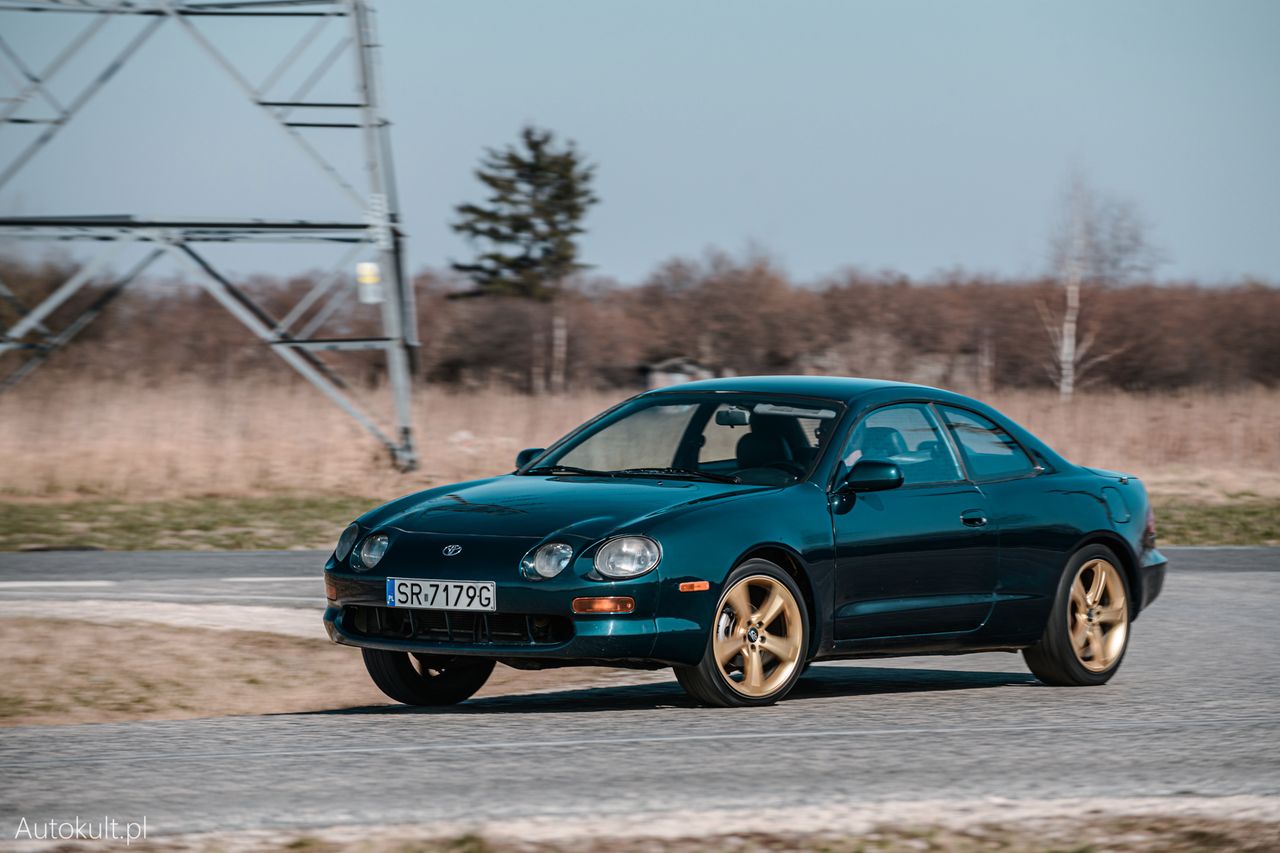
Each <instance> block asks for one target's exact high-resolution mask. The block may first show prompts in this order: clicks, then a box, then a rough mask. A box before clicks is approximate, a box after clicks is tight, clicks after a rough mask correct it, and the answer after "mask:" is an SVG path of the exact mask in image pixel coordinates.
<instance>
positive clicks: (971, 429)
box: [939, 406, 1035, 480]
mask: <svg viewBox="0 0 1280 853" xmlns="http://www.w3.org/2000/svg"><path fill="white" fill-rule="evenodd" d="M939 408H940V409H941V411H942V418H943V420H945V421H946V423H947V428H948V429H949V430H951V434H952V436H954V437H955V440H956V444H958V445H959V446H960V452H961V453H963V454H964V461H965V465H966V466H967V467H968V469H969V476H970V477H972V478H973V479H975V480H1007V479H1012V478H1014V477H1025V476H1029V475H1030V474H1032V473H1033V472H1034V471H1035V464H1034V463H1033V462H1032V461H1031V457H1029V456H1027V454H1026V452H1025V451H1024V450H1023V449H1022V447H1021V446H1019V445H1018V443H1017V442H1016V441H1014V440H1013V436H1011V435H1009V433H1007V432H1005V431H1004V429H1002V428H1001V427H999V426H997V425H996V424H995V423H993V422H992V421H990V420H989V419H987V418H984V417H983V416H982V415H979V414H977V413H975V412H969V411H965V410H963V409H952V408H949V407H947V406H940V407H939Z"/></svg>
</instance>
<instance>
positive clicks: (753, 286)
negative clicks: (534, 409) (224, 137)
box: [0, 127, 1280, 398]
mask: <svg viewBox="0 0 1280 853" xmlns="http://www.w3.org/2000/svg"><path fill="white" fill-rule="evenodd" d="M475 175H476V179H477V182H478V183H479V185H480V186H481V187H483V188H484V191H485V193H486V196H485V198H484V200H483V201H481V202H478V203H464V204H460V205H458V206H457V208H456V209H455V213H456V217H457V218H456V219H455V221H454V222H453V223H452V225H453V228H454V229H455V230H456V231H457V232H458V233H460V234H462V235H463V236H464V237H465V238H466V239H467V241H468V243H469V245H470V246H471V247H472V249H473V250H474V256H473V258H471V259H469V260H461V261H453V262H452V263H451V264H450V267H449V269H447V270H437V271H425V272H422V273H420V274H419V275H418V276H417V277H416V278H415V280H414V288H415V291H416V295H417V304H418V306H419V317H418V318H417V320H418V323H419V328H420V332H421V338H422V340H423V346H422V349H421V351H420V353H418V355H419V358H418V362H419V364H420V365H421V368H422V369H421V375H422V376H423V378H424V379H425V380H426V381H428V382H433V383H440V384H446V385H450V386H455V387H475V386H487V385H506V386H510V387H513V388H520V389H524V390H527V391H529V392H531V393H535V394H540V393H545V392H548V391H549V392H552V393H560V392H566V391H571V390H573V389H575V388H600V387H631V386H635V385H639V384H644V383H645V381H646V371H647V369H648V368H650V367H651V366H653V365H658V364H662V363H664V362H672V361H673V360H675V361H678V362H679V363H680V364H681V365H683V366H685V367H690V366H692V367H693V368H694V369H696V370H699V371H704V372H709V373H713V374H719V375H732V374H749V373H826V374H840V375H860V376H876V377H882V378H894V379H903V380H908V381H915V382H921V383H924V384H930V385H941V386H945V387H952V388H957V389H960V390H975V391H979V392H982V391H990V390H994V389H995V388H997V387H1019V388H1026V387H1037V386H1046V387H1056V388H1058V390H1059V393H1060V394H1061V396H1062V397H1064V398H1069V397H1070V396H1071V394H1072V393H1073V392H1074V391H1075V390H1076V389H1077V388H1087V387H1089V386H1105V387H1112V388H1121V389H1128V390H1157V389H1174V388H1185V387H1193V386H1198V387H1231V386H1242V385H1251V384H1262V385H1275V384H1276V383H1277V382H1278V381H1280V334H1277V333H1276V329H1275V319H1276V318H1277V317H1280V290H1277V289H1276V288H1275V287H1271V286H1267V285H1265V284H1263V283H1260V282H1255V283H1244V284H1237V285H1232V286H1217V287H1208V286H1200V285H1197V284H1183V285H1156V284H1153V283H1151V279H1152V274H1153V271H1154V269H1155V268H1156V266H1157V265H1158V263H1159V261H1160V254H1161V253H1160V251H1159V250H1158V249H1156V248H1155V247H1153V246H1151V245H1150V244H1149V243H1148V241H1147V238H1146V228H1145V225H1144V222H1143V219H1142V217H1141V215H1140V213H1139V212H1138V210H1137V208H1136V207H1135V206H1134V205H1132V204H1131V203H1129V202H1126V201H1125V200H1122V199H1116V198H1113V197H1110V196H1107V195H1105V194H1103V193H1099V192H1097V191H1096V190H1094V189H1093V188H1091V187H1090V186H1089V185H1088V182H1087V181H1085V180H1083V179H1082V178H1080V177H1079V176H1077V177H1076V178H1074V179H1073V180H1072V182H1071V186H1070V190H1069V192H1068V194H1067V196H1066V198H1065V200H1064V201H1065V204H1064V206H1063V208H1064V216H1063V222H1062V225H1061V227H1060V228H1059V229H1058V232H1057V233H1056V234H1054V235H1052V236H1051V240H1050V249H1051V254H1052V255H1053V262H1052V264H1051V272H1050V273H1049V274H1047V275H1045V276H1043V277H1041V278H1035V279H1017V280H1010V279H996V278H990V277H983V276H975V275H967V274H964V273H962V272H955V273H952V274H949V275H945V276H941V277H937V278H934V279H930V280H927V281H912V280H910V279H908V278H906V277H905V276H900V275H895V274H892V273H885V274H880V275H868V274H866V273H863V272H858V271H849V272H844V273H841V274H838V275H835V276H832V277H829V278H828V279H825V280H823V281H819V282H796V281H793V280H792V279H790V278H789V277H788V276H787V274H786V272H785V271H784V270H782V269H780V268H779V267H778V266H777V265H776V264H775V263H773V262H772V261H771V260H770V259H769V258H768V257H767V256H765V255H762V254H748V255H746V256H740V257H735V256H732V255H729V254H726V253H723V252H718V251H711V252H708V253H707V254H706V255H705V256H704V257H699V258H676V259H672V260H669V261H666V262H664V263H662V264H660V265H659V266H658V267H657V268H656V269H655V270H654V272H653V273H652V274H651V275H649V276H648V277H647V278H646V279H645V280H644V281H642V282H639V283H635V284H633V285H631V286H624V285H622V284H620V283H618V282H614V281H611V280H609V279H607V278H603V277H600V276H592V275H591V274H589V270H590V267H589V266H588V265H587V264H585V263H583V261H582V259H581V258H580V251H579V246H578V238H579V237H580V236H581V235H582V234H583V233H584V232H585V226H584V219H585V217H586V215H587V213H588V211H589V210H590V208H591V207H592V206H593V205H595V204H596V203H598V202H599V199H598V198H597V196H596V195H595V193H594V191H593V189H592V182H593V178H594V175H595V166H594V165H593V164H590V163H588V162H587V161H586V159H585V158H584V156H583V155H582V154H581V153H580V152H579V151H578V149H577V148H576V147H575V145H574V144H573V143H572V142H567V143H564V144H561V143H559V142H557V140H556V139H555V136H554V134H552V133H551V132H550V131H547V130H542V129H539V128H535V127H526V128H524V129H523V130H522V132H521V134H520V136H519V139H518V141H517V143H516V144H515V145H511V146H508V147H506V148H504V149H491V150H489V151H487V152H486V154H485V155H484V157H483V158H482V159H481V163H480V166H479V168H478V169H477V170H476V173H475ZM71 272H72V270H71V269H70V268H69V265H68V264H66V263H63V264H59V263H57V262H46V263H44V264H31V263H23V262H21V261H19V260H16V259H9V260H7V261H5V260H3V259H0V282H3V283H5V284H7V286H8V288H7V289H0V296H3V297H4V299H0V329H2V328H4V327H8V326H10V325H12V323H13V322H14V321H15V320H16V317H17V315H16V314H15V311H16V310H18V308H17V306H19V305H20V304H21V303H23V302H24V301H25V304H27V305H33V304H35V303H36V302H38V301H39V300H40V299H41V298H42V297H43V296H44V295H46V294H47V293H49V292H50V291H52V290H53V288H54V287H56V286H57V284H58V283H59V282H60V281H62V280H64V279H66V278H68V277H69V276H70V275H71ZM236 283H237V284H238V285H239V286H240V287H241V288H243V289H244V290H245V291H246V292H248V293H251V294H252V295H253V296H254V298H255V299H256V300H257V301H259V302H260V303H261V304H262V305H264V306H265V307H266V308H267V309H268V311H269V312H271V313H273V314H274V315H275V316H276V317H279V316H281V315H282V314H284V313H285V312H286V311H287V310H288V309H289V307H290V306H291V305H293V304H295V303H296V302H297V300H298V299H299V298H300V297H301V296H302V294H303V293H305V292H306V291H308V290H310V289H311V287H312V285H313V283H314V282H313V277H312V276H299V277H294V278H291V279H288V280H284V281H281V280H274V279H269V278H263V277H258V278H253V279H251V280H249V281H243V282H236ZM94 290H95V289H94V288H92V287H91V288H88V289H87V290H86V292H85V293H83V294H81V295H80V301H81V302H85V301H89V300H92V299H94V298H95V293H94ZM76 311H78V308H76V303H75V302H74V301H73V302H71V303H69V304H67V305H65V306H63V308H62V309H61V310H60V312H59V313H61V314H63V315H64V316H63V319H65V318H66V317H70V316H74V315H75V312H76ZM6 312H8V313H7V314H6ZM59 319H60V318H59V314H54V315H53V317H52V318H50V323H49V325H50V326H51V327H54V328H56V327H57V326H58V325H59V324H58V320H59ZM323 331H324V332H325V334H326V335H328V336H332V337H342V336H352V335H369V336H372V335H376V334H378V327H377V312H376V309H371V308H370V307H369V306H360V305H357V304H355V303H354V302H352V303H349V308H348V310H344V311H343V312H339V313H338V314H337V315H336V318H335V319H334V320H333V321H331V322H330V325H329V326H327V327H325V329H324V330H323ZM18 353H19V354H20V355H21V354H22V351H21V350H19V351H18ZM320 357H321V358H323V359H325V360H329V361H332V362H333V363H334V367H335V368H337V369H341V368H342V366H344V365H345V366H346V367H348V368H350V367H351V366H352V365H353V364H354V365H355V367H356V370H357V373H358V375H359V377H360V381H363V382H365V383H368V384H377V383H378V382H380V381H381V378H382V377H381V370H382V367H381V364H380V361H379V357H378V356H377V355H374V354H370V353H365V354H363V355H351V354H347V355H344V356H335V355H332V354H324V355H321V356H320ZM8 358H10V359H12V358H13V354H12V353H10V355H9V356H8ZM0 367H3V365H0ZM58 371H62V372H68V373H69V372H81V373H85V374H87V375H89V376H91V377H93V378H102V377H106V376H108V375H120V374H132V375H136V376H138V377H140V378H143V379H145V380H148V381H150V380H159V379H164V378H167V377H170V376H173V375H177V374H184V375H186V374H194V375H198V376H202V377H206V378H211V379H217V380H224V379H228V380H229V379H233V378H237V377H243V376H247V375H255V374H273V373H283V372H285V368H284V366H283V365H282V364H280V363H278V361H277V360H276V359H274V358H273V357H272V356H271V355H270V354H269V353H268V352H267V348H266V347H265V346H263V345H261V344H259V343H257V342H256V341H254V340H253V339H252V338H250V337H249V335H248V333H247V332H245V331H244V330H243V329H242V328H241V327H240V326H239V325H238V324H236V323H235V322H234V321H233V320H232V319H231V318H230V317H228V316H226V315H225V314H224V313H223V312H222V310H221V309H220V308H219V307H218V306H217V305H216V304H215V303H214V302H213V300H212V299H211V298H210V297H208V296H207V295H206V294H205V293H203V292H202V291H200V290H198V289H196V288H194V287H189V286H184V285H183V284H182V283H181V282H165V283H156V282H152V283H150V285H149V286H138V287H135V288H134V290H133V291H132V292H131V293H130V294H129V295H128V296H127V297H126V298H124V299H122V300H120V301H119V302H118V303H115V304H112V305H111V307H110V310H109V311H108V312H107V313H105V314H104V315H103V316H102V317H101V318H100V319H98V320H97V321H96V322H95V323H94V324H93V325H92V326H90V327H89V328H88V330H87V331H86V332H85V333H84V334H83V335H82V336H81V339H79V340H77V342H76V344H75V345H74V346H73V347H71V348H70V349H68V350H67V351H65V352H60V353H58V354H57V355H56V357H54V358H53V359H51V360H50V364H49V365H48V366H47V367H46V368H44V372H55V373H56V372H58ZM5 372H7V371H5ZM0 375H2V374H0Z"/></svg>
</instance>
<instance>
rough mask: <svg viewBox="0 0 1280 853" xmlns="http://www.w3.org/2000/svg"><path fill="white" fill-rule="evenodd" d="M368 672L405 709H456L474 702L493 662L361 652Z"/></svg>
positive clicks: (383, 690) (365, 650)
mask: <svg viewBox="0 0 1280 853" xmlns="http://www.w3.org/2000/svg"><path fill="white" fill-rule="evenodd" d="M361 651H362V652H363V653H364V668H365V669H366V670H368V671H369V676H370V677H371V678H372V679H373V683H374V684H376V685H378V689H379V690H381V691H382V692H383V693H385V694H387V696H389V697H391V698H392V699H394V700H396V701H397V702H401V703H403V704H405V705H424V706H440V705H456V704H458V703H459V702H464V701H466V700H467V699H470V698H471V697H472V696H473V695H475V692H476V691H477V690H479V689H480V688H481V687H483V686H484V683H485V682H486V681H488V680H489V675H490V673H492V672H493V666H494V662H493V661H491V660H484V659H476V658H466V657H445V656H438V655H410V654H409V653H408V652H388V651H384V650H382V649H361Z"/></svg>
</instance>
